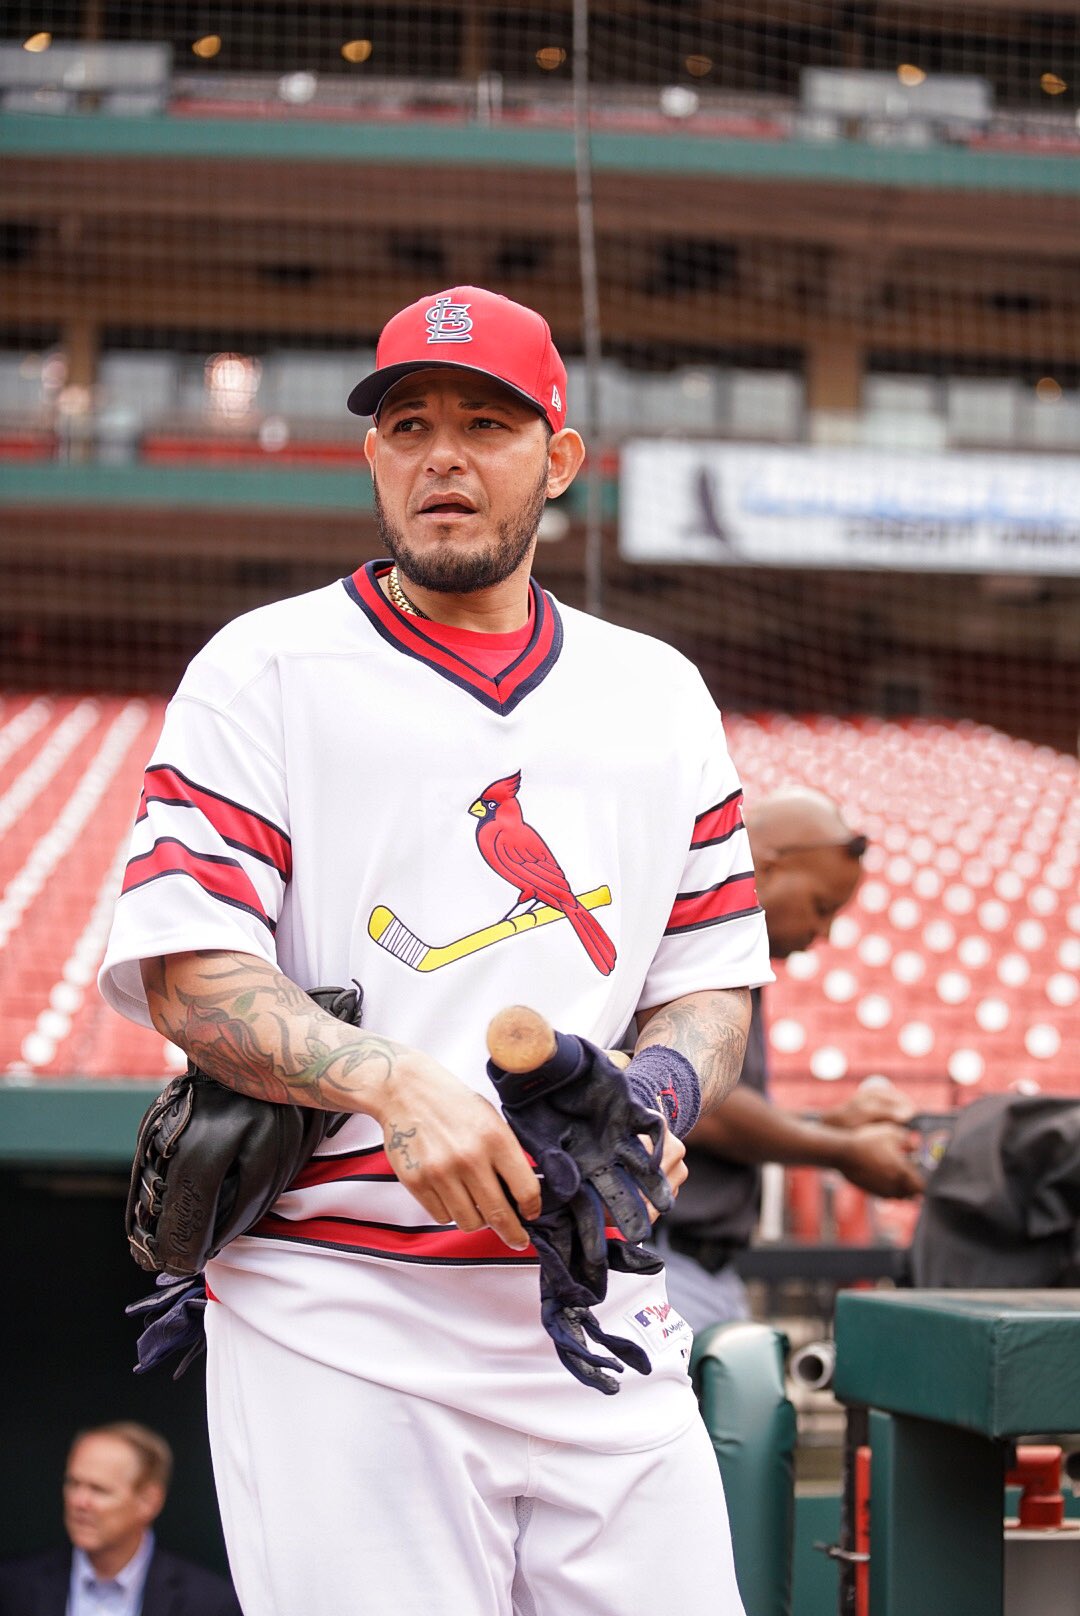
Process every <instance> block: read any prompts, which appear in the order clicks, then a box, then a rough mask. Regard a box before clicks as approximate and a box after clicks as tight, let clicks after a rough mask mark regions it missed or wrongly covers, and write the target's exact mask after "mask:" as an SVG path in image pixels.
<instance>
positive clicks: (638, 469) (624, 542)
mask: <svg viewBox="0 0 1080 1616" xmlns="http://www.w3.org/2000/svg"><path fill="white" fill-rule="evenodd" d="M619 549H620V552H621V554H622V555H623V556H624V557H625V558H626V559H627V560H628V561H651V562H657V561H661V562H663V561H668V562H703V563H708V564H709V565H711V566H766V567H853V568H870V567H872V568H898V569H906V570H917V571H920V572H924V571H927V570H931V571H935V570H936V571H940V572H968V571H971V572H1026V573H1080V457H1078V458H1077V459H1073V458H1071V457H1069V456H1065V455H991V454H902V453H891V454H890V453H881V452H878V451H875V450H866V449H862V450H860V449H819V448H814V447H812V446H805V447H796V448H772V447H764V446H761V445H755V444H749V445H740V444H728V443H725V444H717V443H667V442H664V441H663V440H660V441H659V442H658V441H657V440H656V439H652V440H648V441H645V440H642V441H634V442H630V443H627V444H625V445H624V447H623V451H622V458H621V466H620V477H619Z"/></svg>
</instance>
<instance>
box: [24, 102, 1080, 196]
mask: <svg viewBox="0 0 1080 1616" xmlns="http://www.w3.org/2000/svg"><path fill="white" fill-rule="evenodd" d="M591 145H592V160H593V167H594V169H595V170H596V171H597V172H599V173H604V172H611V173H631V174H700V175H703V176H713V177H720V176H723V177H727V178H735V179H739V178H742V179H748V180H763V179H785V180H791V179H805V180H817V181H823V182H827V183H840V184H856V185H887V186H896V187H900V186H907V187H916V188H928V189H934V190H977V191H1023V192H1039V193H1042V194H1047V195H1053V194H1060V195H1075V194H1076V193H1077V192H1078V191H1080V162H1078V161H1077V159H1076V158H1075V157H1072V156H1037V155H1034V154H1032V155H1023V154H1019V153H1005V152H983V151H970V150H968V149H967V148H965V147H962V146H932V147H929V148H926V149H920V150H910V149H907V148H904V147H888V146H868V145H866V144H864V143H863V142H861V141H844V140H841V141H834V142H819V141H803V140H730V139H719V138H713V137H708V136H703V135H692V134H684V133H670V134H669V133H667V132H662V133H658V134H644V135H643V134H618V133H610V132H605V131H603V130H597V131H594V133H593V136H592V142H591ZM0 156H7V157H119V156H123V157H147V158H189V159H190V158H198V159H200V160H203V161H205V160H212V159H214V158H250V159H252V160H258V161H264V162H280V161H282V160H288V161H291V162H296V161H304V160H307V161H313V162H315V161H317V162H341V163H409V164H416V165H418V166H428V165H437V166H439V167H446V166H448V165H450V166H459V167H462V166H463V167H475V166H483V167H494V168H511V169H512V168H524V169H541V168H542V169H555V170H566V171H569V170H572V168H573V166H574V141H573V132H572V131H571V130H569V129H516V128H512V127H508V126H507V125H505V124H499V125H497V126H490V125H480V124H468V123H462V124H443V123H422V122H417V123H407V124H397V123H395V124H385V123H374V122H372V123H366V122H357V123H352V124H343V123H320V122H319V121H317V120H315V119H312V120H307V119H305V120H304V121H303V122H298V121H293V120H290V119H282V120H280V121H274V120H273V119H267V118H172V117H169V116H168V115H159V116H156V117H145V118H121V117H109V116H106V115H104V114H95V113H73V114H71V115H70V116H55V115H47V114H44V113H6V114H4V115H3V116H2V117H0Z"/></svg>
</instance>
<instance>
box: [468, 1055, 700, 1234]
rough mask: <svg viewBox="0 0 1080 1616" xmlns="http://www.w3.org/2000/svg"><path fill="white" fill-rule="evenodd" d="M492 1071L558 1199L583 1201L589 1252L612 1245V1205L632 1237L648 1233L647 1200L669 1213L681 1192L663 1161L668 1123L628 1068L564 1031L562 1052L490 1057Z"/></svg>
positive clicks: (578, 1211) (582, 1225) (506, 1108)
mask: <svg viewBox="0 0 1080 1616" xmlns="http://www.w3.org/2000/svg"><path fill="white" fill-rule="evenodd" d="M488 1075H489V1077H490V1078H491V1080H492V1082H493V1083H494V1085H495V1088H496V1090H497V1092H498V1095H499V1098H500V1100H501V1101H502V1108H503V1113H504V1115H505V1116H506V1120H507V1121H508V1122H509V1124H510V1126H511V1128H512V1129H513V1130H514V1133H515V1134H516V1136H517V1138H518V1141H519V1142H520V1144H521V1145H522V1146H523V1148H524V1149H525V1150H527V1151H528V1152H529V1154H530V1155H531V1156H532V1158H533V1160H534V1162H535V1163H536V1167H537V1170H538V1172H540V1173H541V1174H542V1175H543V1177H544V1181H545V1183H546V1184H550V1186H551V1190H552V1193H553V1196H554V1198H555V1199H556V1201H562V1202H563V1203H564V1204H565V1203H567V1202H568V1201H570V1200H571V1199H572V1200H573V1201H574V1207H575V1215H576V1217H577V1219H578V1223H579V1232H580V1238H581V1244H582V1248H583V1250H584V1251H585V1253H586V1255H587V1256H588V1257H589V1259H590V1260H592V1261H600V1260H602V1259H603V1258H604V1255H605V1253H606V1248H607V1237H606V1234H605V1227H604V1226H605V1222H606V1217H605V1210H606V1216H607V1217H610V1219H611V1221H612V1223H614V1225H615V1227H616V1228H617V1229H618V1231H619V1233H620V1234H621V1235H622V1236H623V1237H624V1239H626V1240H629V1241H632V1242H635V1243H636V1242H638V1241H641V1240H644V1239H645V1238H646V1236H647V1235H648V1233H649V1231H650V1229H651V1227H652V1225H651V1221H650V1218H649V1211H648V1206H647V1205H646V1201H648V1202H651V1204H652V1205H653V1206H654V1207H655V1208H656V1210H657V1211H658V1212H666V1211H668V1209H669V1208H670V1206H671V1204H672V1194H671V1188H670V1185H669V1184H668V1181H667V1179H666V1178H665V1176H664V1174H663V1172H662V1171H661V1169H660V1158H661V1154H662V1150H663V1142H664V1121H663V1119H662V1117H661V1116H660V1115H658V1114H657V1108H656V1107H646V1106H645V1105H643V1104H642V1103H641V1101H640V1100H639V1099H637V1098H636V1097H635V1094H634V1092H633V1090H632V1088H631V1086H630V1084H629V1083H628V1082H627V1078H626V1073H625V1072H623V1071H622V1070H621V1069H620V1068H619V1067H617V1066H616V1065H615V1063H614V1062H613V1061H611V1060H609V1059H608V1057H607V1055H605V1054H604V1052H603V1051H602V1050H600V1049H597V1048H596V1047H595V1045H593V1044H590V1043H589V1042H588V1041H587V1040H586V1039H584V1038H569V1037H567V1036H566V1035H565V1034H563V1033H559V1034H558V1035H557V1047H556V1053H555V1055H554V1056H553V1057H552V1058H551V1060H549V1061H547V1062H546V1063H545V1064H544V1065H543V1066H541V1067H539V1068H537V1070H535V1071H532V1072H526V1073H511V1072H503V1071H501V1070H500V1068H499V1067H497V1066H495V1065H494V1064H493V1063H492V1062H490V1061H489V1063H488ZM640 1135H644V1136H645V1137H646V1138H647V1139H648V1140H649V1144H650V1146H651V1148H647V1147H646V1146H645V1145H643V1144H642V1141H641V1138H640V1137H639V1136H640ZM575 1175H576V1177H577V1183H576V1184H575V1183H574V1180H575Z"/></svg>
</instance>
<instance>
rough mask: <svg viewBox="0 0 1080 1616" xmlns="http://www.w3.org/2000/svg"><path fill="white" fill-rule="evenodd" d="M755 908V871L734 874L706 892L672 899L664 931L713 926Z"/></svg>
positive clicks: (756, 904) (690, 893) (689, 929)
mask: <svg viewBox="0 0 1080 1616" xmlns="http://www.w3.org/2000/svg"><path fill="white" fill-rule="evenodd" d="M757 907H758V901H757V889H756V887H755V885H754V872H753V870H748V871H747V872H746V874H745V875H733V876H730V877H729V878H728V880H726V881H721V882H720V884H719V886H715V887H709V888H708V889H707V891H705V892H685V893H680V895H679V896H678V897H677V898H676V899H675V903H674V905H673V906H672V910H671V918H670V919H669V920H668V923H667V928H666V931H667V933H668V934H670V933H671V932H675V931H691V930H693V929H694V928H695V927H697V926H712V925H715V924H716V922H717V921H720V920H731V919H732V918H733V917H734V916H735V915H742V914H748V913H752V912H753V911H754V910H755V909H757Z"/></svg>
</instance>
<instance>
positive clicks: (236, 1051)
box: [143, 952, 395, 1111]
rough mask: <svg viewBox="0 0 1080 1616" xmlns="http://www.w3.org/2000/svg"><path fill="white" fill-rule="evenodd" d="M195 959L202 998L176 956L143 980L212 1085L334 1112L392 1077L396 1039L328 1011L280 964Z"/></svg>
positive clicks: (169, 1028)
mask: <svg viewBox="0 0 1080 1616" xmlns="http://www.w3.org/2000/svg"><path fill="white" fill-rule="evenodd" d="M187 958H188V959H189V960H190V959H197V960H199V961H200V962H201V967H200V971H199V977H198V980H199V987H198V990H194V989H193V986H192V971H191V968H190V966H189V967H188V968H187V969H185V970H184V973H183V974H184V980H185V983H186V986H185V987H180V985H179V983H178V982H177V981H176V980H175V978H176V976H177V974H178V968H177V966H176V964H175V963H174V961H173V960H172V958H171V957H168V956H166V957H163V958H160V959H154V960H146V961H144V964H143V982H144V985H145V987H146V994H147V1000H148V1002H149V1004H150V1007H151V1015H152V1018H153V1020H154V1023H155V1025H156V1026H158V1027H160V1028H161V1029H162V1030H163V1031H164V1032H165V1033H166V1035H167V1036H168V1037H169V1038H171V1039H172V1041H173V1042H174V1043H176V1044H179V1046H180V1047H181V1049H184V1050H186V1052H187V1053H188V1054H189V1055H190V1056H191V1058H192V1060H193V1061H194V1062H195V1063H196V1065H197V1066H200V1067H202V1069H203V1070H204V1071H206V1072H208V1073H209V1074H210V1076H211V1077H215V1078H217V1079H218V1080H219V1081H220V1082H223V1083H227V1084H228V1085H229V1087H230V1088H235V1089H238V1090H239V1091H240V1092H241V1093H243V1094H250V1095H253V1096H255V1098H257V1099H260V1100H272V1101H274V1102H275V1103H277V1104H286V1103H288V1102H290V1101H292V1102H295V1103H296V1104H298V1105H307V1106H315V1107H317V1108H320V1109H323V1110H328V1111H337V1110H341V1109H342V1108H343V1103H344V1104H345V1105H346V1106H347V1102H348V1098H349V1097H350V1096H352V1095H355V1094H359V1093H361V1092H363V1091H364V1090H370V1088H371V1087H372V1085H373V1084H376V1083H379V1082H385V1081H386V1080H387V1079H388V1078H389V1077H390V1075H391V1073H392V1071H393V1068H394V1059H395V1050H394V1045H393V1044H392V1043H390V1042H389V1040H387V1039H385V1038H379V1037H376V1036H374V1035H373V1034H370V1033H365V1032H363V1031H362V1030H361V1029H359V1028H355V1027H347V1026H346V1025H345V1024H344V1023H342V1022H340V1021H338V1020H337V1019H336V1018H335V1017H334V1016H331V1015H328V1014H327V1012H326V1011H324V1010H320V1009H319V1007H318V1005H316V1004H315V1003H314V1002H313V1001H312V1000H311V999H309V997H308V995H307V994H306V993H305V992H304V991H303V989H302V988H299V987H297V985H296V984H295V983H294V982H290V981H289V979H288V977H286V976H284V975H283V974H282V973H281V972H280V971H279V970H278V969H277V968H276V967H275V966H272V965H270V964H268V963H267V962H265V961H261V960H256V959H254V958H249V957H245V958H244V959H242V960H240V959H236V958H233V957H231V956H229V955H227V954H220V953H213V952H211V953H201V954H196V955H193V956H187Z"/></svg>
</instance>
